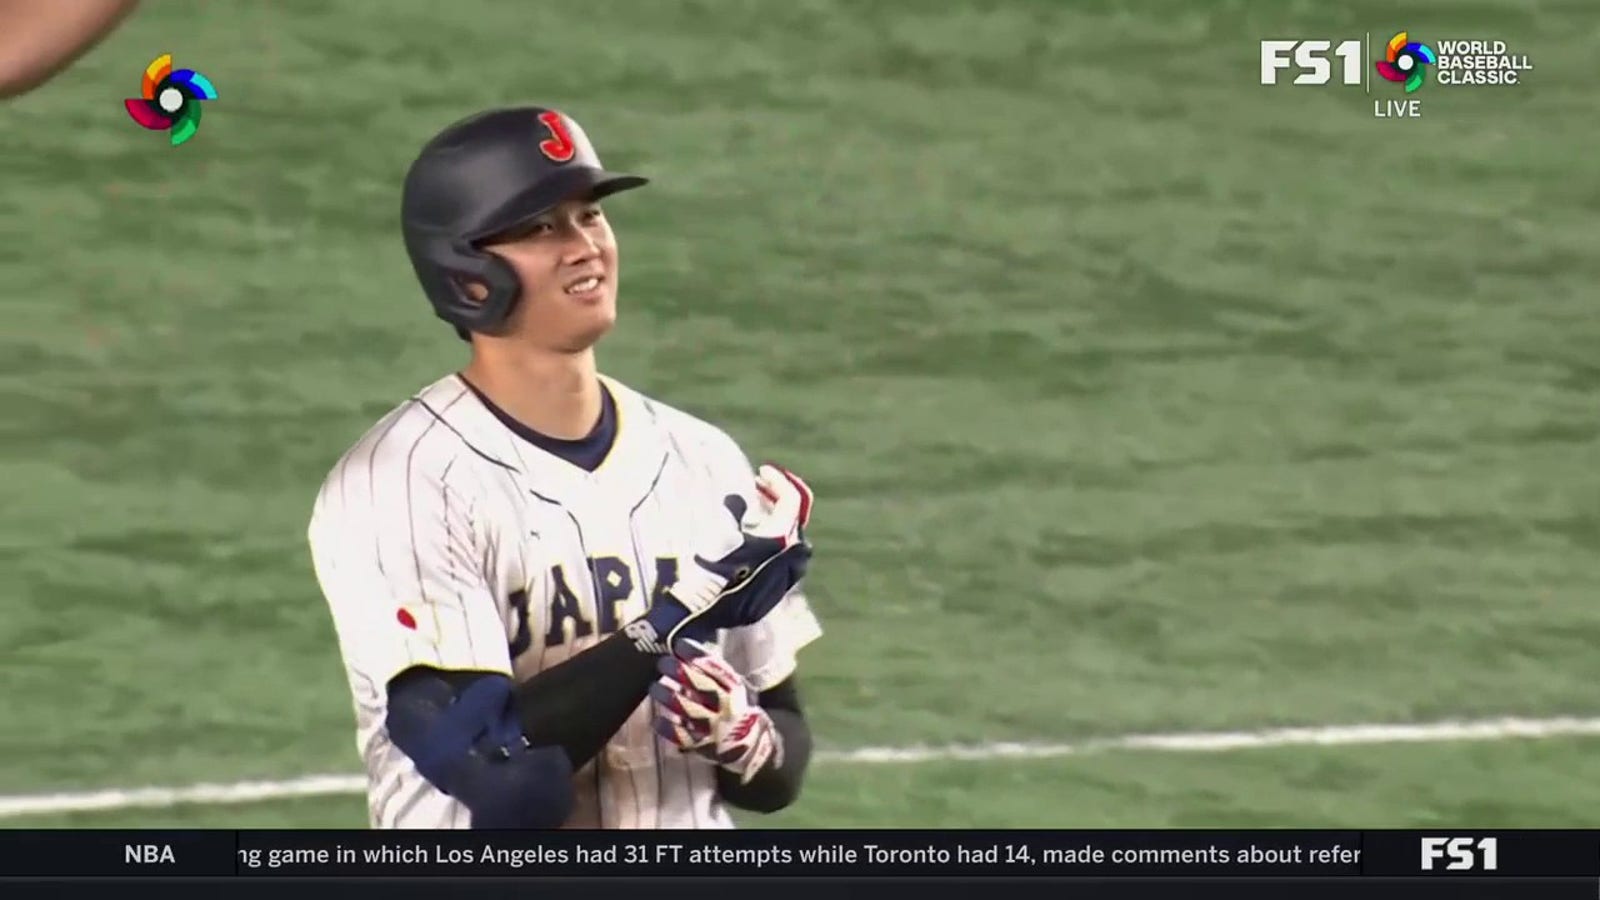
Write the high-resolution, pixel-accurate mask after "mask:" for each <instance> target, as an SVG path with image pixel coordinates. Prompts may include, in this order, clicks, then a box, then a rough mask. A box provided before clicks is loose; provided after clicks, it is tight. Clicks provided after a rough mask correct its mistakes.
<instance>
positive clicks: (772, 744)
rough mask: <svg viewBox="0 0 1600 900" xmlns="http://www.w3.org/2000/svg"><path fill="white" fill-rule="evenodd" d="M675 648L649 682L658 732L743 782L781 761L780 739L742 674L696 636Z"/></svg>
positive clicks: (674, 744) (682, 749) (670, 742)
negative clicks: (653, 679) (733, 774)
mask: <svg viewBox="0 0 1600 900" xmlns="http://www.w3.org/2000/svg"><path fill="white" fill-rule="evenodd" d="M677 651H678V653H677V655H675V656H664V657H662V658H661V661H660V663H658V664H657V669H658V670H659V671H660V672H661V677H660V678H658V679H657V680H656V683H655V684H653V685H651V686H650V699H652V700H654V701H655V704H656V715H655V721H654V723H653V724H654V727H655V731H656V734H658V735H660V736H661V738H662V740H665V741H666V742H667V743H669V744H671V745H673V746H674V747H677V748H678V749H679V750H680V751H682V752H686V753H698V754H700V755H701V756H704V757H706V758H707V759H709V760H711V761H712V762H715V763H717V764H718V765H720V766H722V767H723V768H724V769H727V770H729V771H731V772H733V773H735V774H737V775H738V776H739V780H740V782H742V783H748V782H749V781H750V779H752V778H754V777H755V774H756V773H757V772H759V771H761V769H762V767H764V766H766V765H768V764H771V765H774V766H780V765H783V738H782V736H781V735H780V734H778V729H777V727H776V726H774V725H773V723H772V717H771V716H769V715H767V712H766V710H764V709H762V708H761V705H760V703H759V698H758V695H757V694H756V691H755V689H754V688H752V687H751V686H750V685H749V684H748V683H747V682H746V681H745V680H744V678H743V676H741V675H740V674H739V673H738V672H737V671H735V670H734V668H733V667H732V666H730V665H728V661H727V660H725V659H723V658H722V657H721V656H720V655H718V654H717V653H716V652H715V650H713V649H712V648H710V647H708V646H706V645H705V644H701V643H700V642H698V641H692V640H683V641H679V642H678V644H677Z"/></svg>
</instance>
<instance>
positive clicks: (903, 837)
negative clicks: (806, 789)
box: [0, 830, 1600, 878]
mask: <svg viewBox="0 0 1600 900" xmlns="http://www.w3.org/2000/svg"><path fill="white" fill-rule="evenodd" d="M1475 874H1481V875H1498V876H1517V877H1522V876H1550V877H1556V876H1568V877H1600V830H1596V831H1498V832H1453V831H1439V832H1423V831H1285V830H1272V831H1218V830H1182V831H1156V830H1150V831H1040V830H1027V831H1023V830H1018V831H551V832H503V831H440V832H432V831H282V830H276V831H255V830H249V831H105V830H83V831H75V830H51V831H0V878H3V877H42V878H54V877H78V878H82V877H117V878H127V877H129V876H141V875H149V876H159V877H173V876H191V875H192V876H210V877H216V876H242V877H271V876H296V877H304V876H360V875H371V876H385V877H394V876H436V877H437V876H446V877H448V876H498V877H505V876H531V875H553V876H562V877H574V876H618V875H621V876H634V877H637V876H699V877H705V876H712V875H725V876H740V877H750V876H774V877H819V876H821V877H860V876H871V875H885V876H899V877H938V876H954V875H962V876H983V877H994V876H1027V877H1035V878H1037V877H1073V876H1092V877H1107V876H1118V875H1126V876H1140V877H1150V876H1162V877H1170V876H1183V877H1205V876H1214V877H1238V876H1278V877H1360V876H1385V877H1395V876H1413V877H1415V876H1426V875H1449V876H1463V875H1475Z"/></svg>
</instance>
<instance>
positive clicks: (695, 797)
mask: <svg viewBox="0 0 1600 900" xmlns="http://www.w3.org/2000/svg"><path fill="white" fill-rule="evenodd" d="M605 384H606V385H607V387H608V388H609V389H610V391H611V394H612V396H613V397H614V398H615V400H616V406H617V433H616V439H615V443H614V444H613V446H612V448H611V451H610V454H609V455H608V456H607V457H606V459H605V461H604V462H602V463H601V464H600V465H599V466H598V467H597V468H596V469H595V471H594V472H592V473H591V472H588V471H585V470H583V469H582V468H579V467H577V466H574V465H572V464H570V463H568V462H566V461H565V460H562V459H560V458H558V457H556V456H554V455H552V454H550V453H547V452H545V451H544V450H542V449H540V448H538V447H536V446H535V445H533V444H531V443H529V442H527V441H525V440H523V439H522V438H520V437H518V436H517V435H515V434H514V433H512V431H511V430H510V429H508V428H507V427H506V426H505V425H504V424H502V423H501V421H500V420H499V419H497V418H496V417H495V416H494V414H493V413H492V412H491V411H490V410H489V409H488V408H487V407H485V406H484V404H483V402H482V401H481V400H479V399H478V397H477V395H475V394H474V393H473V392H472V391H471V390H470V389H469V388H468V387H467V386H466V385H465V383H464V382H463V381H462V380H461V379H460V378H459V377H457V376H454V375H451V376H448V377H446V378H442V379H440V380H439V381H437V382H435V383H434V384H432V385H430V386H429V387H427V388H426V389H424V390H423V391H421V392H420V393H419V394H418V395H417V396H415V397H413V398H412V399H411V400H409V401H407V402H406V403H404V404H402V405H400V406H399V407H397V408H396V409H395V410H393V411H392V412H390V413H389V414H388V415H387V416H385V417H384V418H383V419H381V420H380V421H379V422H378V423H377V424H376V425H375V426H373V428H372V429H371V430H370V431H368V432H367V434H366V435H365V436H363V437H362V438H361V439H360V440H359V441H358V442H357V443H356V444H355V445H354V446H353V447H352V448H351V449H350V450H349V451H348V452H346V453H345V455H344V456H343V457H342V458H341V459H340V460H339V462H338V463H337V464H336V465H335V466H334V468H333V470H332V471H331V472H330V473H329V474H328V477H327V479H326V481H325V482H324V483H323V485H322V489H321V491H320V493H319V494H318V496H317V500H316V505H315V509H314V511H313V513H312V517H311V524H310V527H309V529H308V539H309V541H310V545H311V552H312V558H313V562H314V564H315V570H316V574H317V579H318V581H319V582H320V584H321V586H322V590H323V594H324V595H325V597H326V599H327V602H328V606H329V609H330V611H331V612H332V616H333V622H334V626H335V630H336V632H337V634H338V640H339V647H340V652H341V655H342V656H343V659H344V663H345V669H346V673H347V676H348V679H349V683H350V689H351V692H352V695H353V699H354V706H355V714H356V742H357V747H358V749H359V751H360V753H361V756H362V759H363V760H364V761H365V763H366V768H367V773H368V810H369V819H370V823H371V825H372V826H373V827H375V828H464V827H468V826H469V824H470V822H469V816H468V813H467V810H466V808H465V807H464V806H462V805H461V804H460V803H458V802H457V801H455V800H454V799H452V798H450V797H448V796H446V795H445V794H443V793H441V792H439V791H438V790H436V789H435V788H434V787H433V786H432V785H430V784H429V783H428V782H427V781H426V780H424V779H423V777H422V776H421V775H420V774H419V773H418V772H417V770H416V768H415V767H414V766H412V764H411V762H410V760H409V759H408V758H407V757H405V755H404V754H402V753H401V752H400V751H399V750H398V749H397V748H396V747H394V746H393V745H392V744H391V743H390V741H389V738H388V735H387V733H386V731H385V729H384V724H383V723H384V716H385V709H386V697H385V685H386V684H387V683H388V681H389V679H390V678H392V677H393V676H394V675H396V674H398V673H399V672H401V671H404V670H405V669H407V668H409V667H411V666H413V665H417V664H424V665H430V666H436V667H440V668H446V669H471V670H483V671H490V672H501V673H508V674H511V675H512V676H513V677H514V678H516V679H518V680H524V679H527V678H529V677H531V676H533V675H534V674H536V673H538V672H540V671H541V670H543V669H546V668H548V667H550V666H553V665H556V664H557V663H560V662H561V661H563V660H565V659H568V658H570V657H571V656H573V655H574V654H577V653H579V652H582V651H583V650H585V649H587V648H588V647H591V646H593V645H594V644H596V643H598V642H599V641H600V640H602V639H603V638H604V637H606V636H607V635H609V634H610V633H612V632H614V631H617V630H618V629H619V628H620V627H621V626H623V625H625V624H627V623H628V622H629V621H630V620H631V619H633V618H635V617H637V616H639V615H640V614H642V613H643V612H644V611H645V610H646V608H647V607H648V603H649V598H650V596H651V595H652V593H653V592H655V591H659V590H662V589H664V588H666V587H668V586H670V585H671V584H672V582H673V581H674V580H675V578H676V575H677V571H678V568H677V567H678V566H680V565H692V564H693V563H692V562H690V561H689V560H690V559H691V557H692V556H693V554H694V552H695V548H696V547H698V546H702V545H703V544H702V543H701V541H698V540H696V538H697V536H703V535H705V534H707V533H708V530H709V529H734V528H736V525H735V523H734V521H733V517H732V516H731V515H728V514H727V513H726V511H725V510H724V509H723V506H722V498H723V497H724V496H726V495H727V494H729V493H740V494H743V495H745V496H746V497H747V499H748V500H749V501H750V502H751V503H752V505H753V504H754V503H755V497H754V496H752V491H753V490H754V477H755V476H754V473H753V471H752V469H751V466H750V463H749V462H748V460H747V459H746V458H745V456H744V454H743V453H742V452H741V451H740V449H739V447H738V446H737V445H736V444H735V443H734V441H733V440H732V439H731V438H729V437H728V436H727V435H726V434H725V433H724V432H722V431H721V430H720V429H718V428H716V427H714V426H712V425H709V424H707V423H705V422H703V421H701V420H699V419H696V418H694V417H692V416H690V415H688V414H687V413H684V412H681V411H679V410H675V409H672V408H671V407H668V406H665V405H663V404H661V403H657V402H655V401H653V400H650V399H648V398H646V397H644V396H643V395H641V394H639V393H637V392H635V391H633V390H631V389H629V388H628V387H626V386H624V385H622V384H620V383H618V382H617V381H615V380H612V379H609V378H607V379H605ZM702 539H703V538H702ZM820 634H821V627H820V626H819V624H818V622H817V620H816V617H815V616H814V615H813V614H812V612H811V610H810V608H809V605H808V604H807V602H806V599H805V597H804V595H803V593H802V592H801V590H800V589H798V588H797V589H796V590H795V591H793V592H791V593H790V595H789V596H788V597H787V598H785V600H784V602H783V604H782V605H780V606H779V607H778V608H777V609H776V610H775V611H774V612H773V613H772V614H771V615H769V616H768V617H767V618H766V619H764V620H763V621H762V622H760V623H758V624H756V625H753V626H749V627H745V628H737V629H733V630H731V631H726V632H723V633H722V634H721V635H720V638H719V640H720V644H721V646H722V652H723V654H724V655H725V656H726V657H727V658H728V660H729V661H730V662H731V663H732V664H733V665H735V666H736V667H738V668H739V669H740V670H741V671H742V672H743V673H744V674H745V675H746V677H747V678H749V679H750V681H751V682H752V683H753V684H754V686H755V687H756V688H757V689H765V688H768V687H771V686H772V685H775V684H777V683H778V682H780V681H782V680H783V679H785V678H787V677H788V676H789V675H790V674H791V673H792V672H793V671H794V669H795V666H796V654H797V653H798V652H799V650H800V649H801V648H802V647H804V646H805V645H806V644H808V643H810V642H811V641H813V640H815V639H816V638H817V637H818V636H819V635H820ZM650 712H651V711H650V701H648V700H646V701H645V702H644V703H643V704H641V705H640V707H639V709H637V710H635V712H634V714H633V716H632V718H630V719H629V720H628V721H627V723H626V724H625V725H624V726H623V727H622V729H621V730H620V731H618V733H617V734H616V735H615V736H614V737H613V738H612V739H611V741H610V743H608V744H607V745H606V746H605V747H604V748H603V749H602V750H601V751H600V753H599V754H598V755H597V756H596V758H595V759H594V760H593V761H592V762H590V763H589V764H588V765H586V766H585V767H584V768H583V769H581V770H580V771H578V772H577V773H576V774H575V776H574V779H575V787H576V796H577V801H576V805H575V808H574V812H573V814H572V816H571V818H570V819H569V820H568V822H567V827H572V828H731V827H733V823H732V820H731V819H730V817H729V815H728V812H727V810H726V809H725V808H724V807H723V805H722V804H721V802H720V801H719V799H718V797H717V792H716V787H715V785H716V780H715V771H714V769H713V768H712V765H711V764H710V763H709V762H707V761H705V760H703V759H702V758H700V757H698V756H695V755H692V754H690V755H683V754H680V753H678V752H677V751H676V750H673V749H671V748H669V747H666V746H664V745H662V744H661V743H660V741H659V739H658V738H657V737H656V736H655V733H654V732H653V731H652V730H651V728H650Z"/></svg>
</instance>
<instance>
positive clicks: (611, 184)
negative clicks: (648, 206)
mask: <svg viewBox="0 0 1600 900" xmlns="http://www.w3.org/2000/svg"><path fill="white" fill-rule="evenodd" d="M649 183H650V179H648V178H645V177H644V176H642V175H629V174H626V173H623V172H608V171H606V170H604V169H597V168H594V167H592V166H573V167H571V168H568V169H562V170H561V171H559V172H556V173H555V174H553V175H550V176H549V177H547V178H543V179H540V181H539V183H538V184H535V185H533V186H532V187H530V188H528V189H527V190H525V191H523V192H521V193H519V194H516V195H513V196H512V197H511V198H510V199H509V200H507V201H506V202H505V203H503V204H501V205H500V207H499V208H497V209H496V210H495V211H494V212H493V213H491V214H489V216H487V217H486V219H485V221H484V223H483V225H482V227H480V228H477V229H474V230H472V231H471V232H470V233H468V234H467V235H466V240H467V242H468V243H469V244H481V243H484V242H485V241H489V240H491V239H493V238H494V237H495V236H497V235H503V234H507V233H509V232H514V231H517V230H518V229H520V228H522V227H524V226H526V225H527V224H528V223H529V222H531V221H533V220H534V219H536V218H538V217H539V216H542V215H544V214H545V213H547V212H549V211H550V210H552V209H554V208H556V207H557V206H559V205H560V204H561V203H563V202H565V201H567V200H572V199H576V198H579V197H585V198H589V199H594V200H599V199H601V198H602V197H609V196H611V195H612V194H616V193H620V192H622V191H626V190H632V189H633V188H636V187H643V186H644V185H646V184H649Z"/></svg>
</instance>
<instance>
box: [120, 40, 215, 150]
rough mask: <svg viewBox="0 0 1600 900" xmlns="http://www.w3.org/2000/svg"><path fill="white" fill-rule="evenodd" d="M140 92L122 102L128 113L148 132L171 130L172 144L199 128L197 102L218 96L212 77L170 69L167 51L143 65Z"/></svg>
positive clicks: (190, 136)
mask: <svg viewBox="0 0 1600 900" xmlns="http://www.w3.org/2000/svg"><path fill="white" fill-rule="evenodd" d="M139 93H140V94H141V96H138V97H129V98H128V99H126V100H124V101H122V103H123V105H124V106H126V107H127V108H128V115H129V116H131V117H133V120H134V121H135V122H138V123H139V124H140V125H143V126H144V127H145V128H148V129H150V130H151V131H167V132H170V133H171V135H172V146H174V147H176V146H178V145H179V144H181V143H183V142H184V141H187V140H188V139H190V138H192V137H194V133H195V132H196V131H199V130H200V101H202V100H215V99H217V89H216V88H214V87H212V86H211V79H209V78H207V77H205V76H204V75H201V74H200V73H199V72H196V71H195V70H193V69H178V70H177V71H173V68H172V54H170V53H164V54H162V55H161V56H158V57H156V58H155V59H154V60H153V61H152V62H151V63H150V65H148V66H146V67H145V70H144V82H143V83H142V84H141V85H140V92H139Z"/></svg>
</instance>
